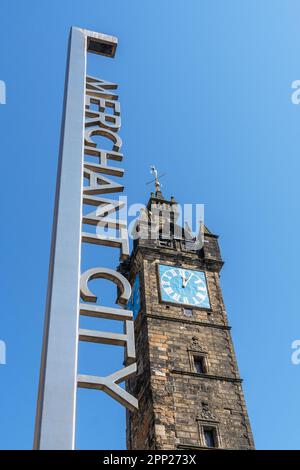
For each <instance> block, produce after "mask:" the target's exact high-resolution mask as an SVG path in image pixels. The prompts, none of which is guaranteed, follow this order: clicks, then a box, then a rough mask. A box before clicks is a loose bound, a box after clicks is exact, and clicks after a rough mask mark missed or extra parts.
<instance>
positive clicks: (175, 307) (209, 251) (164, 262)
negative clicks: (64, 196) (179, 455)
mask: <svg viewBox="0 0 300 470" xmlns="http://www.w3.org/2000/svg"><path fill="white" fill-rule="evenodd" d="M155 171H156V170H155ZM154 176H155V186H156V192H155V193H151V196H150V199H149V202H148V205H147V209H146V210H144V211H142V213H141V215H140V218H139V220H138V221H137V223H136V227H135V234H136V239H135V240H134V246H133V251H132V254H131V257H130V260H129V262H127V263H126V264H121V265H120V268H119V269H120V270H121V272H122V273H123V274H125V275H126V276H127V278H128V279H129V281H130V282H131V285H132V286H133V289H132V298H131V304H130V306H129V307H130V308H131V309H132V310H133V311H134V317H135V338H136V351H137V360H138V364H137V368H138V371H137V375H136V376H135V377H134V378H131V379H129V380H128V382H127V384H126V387H127V390H128V391H129V392H130V393H131V394H132V395H134V396H136V397H137V398H138V400H139V410H138V411H136V412H131V411H127V448H128V449H133V450H137V449H154V450H164V449H169V450H172V449H173V450H176V449H208V448H220V449H252V448H254V443H253V438H252V433H251V428H250V423H249V419H248V415H247V410H246V405H245V401H244V395H243V390H242V380H241V378H240V376H239V372H238V367H237V363H236V359H235V354H234V350H233V344H232V339H231V334H230V326H229V325H228V321H227V314H226V310H225V306H224V303H223V298H222V291H221V286H220V271H221V268H222V266H223V261H222V259H221V255H220V250H219V244H218V236H217V235H214V234H213V233H211V232H210V231H209V230H208V229H207V228H206V227H204V226H203V227H202V230H200V233H199V236H198V237H195V236H194V235H193V234H192V233H191V232H190V230H189V228H188V227H182V226H181V225H180V224H179V223H178V218H179V217H178V215H179V212H180V211H179V207H178V204H177V202H176V201H175V199H174V198H173V197H172V198H171V199H170V200H167V199H165V198H164V197H163V195H162V193H161V187H160V184H159V186H158V184H157V181H158V179H157V172H156V174H154ZM158 183H159V182H158Z"/></svg>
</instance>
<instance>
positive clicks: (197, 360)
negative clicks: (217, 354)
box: [194, 356, 207, 374]
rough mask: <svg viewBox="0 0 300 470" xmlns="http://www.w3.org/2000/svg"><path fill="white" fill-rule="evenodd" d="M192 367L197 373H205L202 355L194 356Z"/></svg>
mask: <svg viewBox="0 0 300 470" xmlns="http://www.w3.org/2000/svg"><path fill="white" fill-rule="evenodd" d="M194 368H195V372H197V374H205V373H206V372H207V369H206V364H205V359H204V357H203V356H194Z"/></svg>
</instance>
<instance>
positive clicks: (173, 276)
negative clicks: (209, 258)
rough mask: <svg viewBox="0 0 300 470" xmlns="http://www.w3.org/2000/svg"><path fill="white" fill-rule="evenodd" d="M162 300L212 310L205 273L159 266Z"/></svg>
mask: <svg viewBox="0 0 300 470" xmlns="http://www.w3.org/2000/svg"><path fill="white" fill-rule="evenodd" d="M159 277H160V288H161V298H162V300H163V301H165V302H172V303H176V304H182V305H188V306H192V307H202V308H210V302H209V297H208V292H207V285H206V278H205V273H204V272H203V271H195V270H191V269H183V268H176V267H172V266H166V265H164V264H160V265H159Z"/></svg>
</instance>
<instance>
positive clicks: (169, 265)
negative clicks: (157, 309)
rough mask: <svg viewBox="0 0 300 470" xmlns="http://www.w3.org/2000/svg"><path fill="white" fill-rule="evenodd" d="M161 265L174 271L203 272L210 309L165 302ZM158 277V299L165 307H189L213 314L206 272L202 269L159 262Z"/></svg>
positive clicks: (157, 265)
mask: <svg viewBox="0 0 300 470" xmlns="http://www.w3.org/2000/svg"><path fill="white" fill-rule="evenodd" d="M160 265H161V266H166V267H168V268H170V269H172V268H174V269H185V270H186V271H195V272H196V273H197V272H202V273H203V274H204V277H205V284H206V291H207V298H208V302H209V307H203V306H201V305H194V304H185V303H181V302H176V301H174V302H172V301H171V300H164V299H163V298H162V285H161V279H160V272H159V266H160ZM156 276H157V279H158V285H159V289H158V298H159V302H160V303H162V304H165V305H171V306H177V307H180V308H185V307H187V308H191V309H195V310H205V311H206V312H212V307H211V300H210V294H209V288H208V282H207V275H206V271H204V270H201V269H191V268H183V267H182V266H179V265H177V264H176V265H174V264H165V263H161V262H158V263H157V264H156Z"/></svg>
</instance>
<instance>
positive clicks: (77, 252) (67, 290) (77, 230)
mask: <svg viewBox="0 0 300 470" xmlns="http://www.w3.org/2000/svg"><path fill="white" fill-rule="evenodd" d="M116 47H117V38H115V37H112V36H107V35H104V34H100V33H95V32H91V31H87V30H84V29H80V28H75V27H73V28H72V29H71V33H70V40H69V51H68V64H67V72H66V84H65V102H64V115H63V119H62V130H61V145H60V156H59V167H58V176H57V188H56V199H55V212H54V221H53V233H52V244H51V257H50V267H49V281H48V293H47V302H46V314H45V329H44V341H43V351H42V359H41V371H40V384H39V392H38V403H37V414H36V426H35V438H34V447H35V448H36V449H74V443H75V417H76V390H77V385H79V386H81V387H86V388H98V389H102V390H104V391H106V392H107V393H109V394H110V395H112V396H113V397H114V398H116V399H117V400H118V401H119V402H121V403H123V404H124V405H125V406H128V407H130V408H131V409H136V408H137V401H136V399H135V398H134V397H132V396H131V395H129V394H128V393H127V392H125V390H124V389H122V388H121V387H119V386H118V385H117V383H120V382H122V381H124V380H126V378H128V377H129V376H130V375H132V374H133V373H134V372H135V370H136V363H135V351H134V338H133V328H132V312H130V311H128V310H126V311H125V310H123V309H119V308H114V309H113V308H105V307H101V306H96V305H90V304H89V303H90V302H95V301H96V300H97V299H96V297H95V296H93V295H92V294H91V293H90V292H89V290H88V286H87V282H88V281H89V279H92V278H93V277H104V278H106V279H108V280H111V281H112V282H114V283H116V284H117V286H118V289H119V291H118V292H119V297H118V303H119V304H120V305H124V304H126V303H127V301H128V298H129V296H130V293H131V288H130V285H129V283H128V281H127V280H126V279H125V278H124V277H123V276H122V275H121V274H119V273H117V272H115V271H113V270H110V269H108V268H92V269H90V270H88V271H86V272H85V273H83V275H82V279H81V274H80V261H81V242H82V241H83V242H88V243H98V244H102V245H110V246H116V247H118V248H120V250H121V258H122V259H124V258H126V257H127V256H128V255H129V250H128V235H127V231H126V229H125V228H124V227H121V229H120V230H121V236H120V238H119V239H114V240H105V237H104V236H101V235H97V234H93V235H91V234H82V230H81V226H82V223H89V220H90V221H91V219H93V220H92V222H91V223H92V224H94V225H95V224H96V223H99V224H100V225H101V222H102V218H103V215H104V214H105V213H106V212H105V211H102V212H101V208H102V207H103V206H105V204H106V202H105V201H107V200H106V199H104V198H102V199H101V197H100V198H99V197H97V195H99V194H100V195H101V193H105V192H117V191H119V190H120V188H121V186H120V185H118V184H116V183H114V182H111V180H109V179H108V178H107V177H103V176H101V173H106V174H107V173H108V174H111V175H115V176H118V177H122V176H123V171H122V170H120V171H119V172H118V171H115V172H113V171H111V172H110V171H109V168H111V167H108V166H107V159H109V158H111V159H115V160H119V161H121V160H122V158H123V156H122V154H120V153H119V150H120V147H121V145H120V143H121V139H120V138H119V136H118V135H117V133H116V132H117V131H118V128H119V127H120V122H119V121H120V119H118V116H119V115H120V112H119V103H118V101H117V98H118V97H117V95H115V94H113V93H112V92H111V91H110V89H112V88H116V85H114V84H111V83H109V82H105V81H103V80H100V79H95V78H94V77H87V76H86V61H87V52H93V53H96V54H100V55H105V56H109V57H114V54H115V51H116ZM91 104H93V108H92V107H90V105H91ZM95 105H96V107H98V108H97V111H98V112H97V111H94V109H95ZM113 105H114V112H113V114H111V113H110V114H105V107H107V106H109V107H112V106H113ZM111 116H113V117H111ZM114 116H115V119H114ZM111 121H113V122H111ZM95 134H98V135H99V134H100V135H104V136H106V137H107V138H108V139H110V140H111V141H113V143H114V146H113V149H112V151H111V152H109V151H103V150H101V149H97V145H96V143H95V142H93V141H92V136H93V135H95ZM84 136H85V139H84ZM104 153H105V155H104ZM85 154H89V155H94V156H95V157H98V158H99V161H100V164H94V165H92V164H91V163H89V164H88V163H85V161H84V155H85ZM104 157H105V158H104ZM114 157H115V158H114ZM105 167H106V168H105ZM84 176H85V177H87V178H88V179H89V186H87V187H85V186H84V185H83V180H84ZM108 186H109V190H108ZM122 189H123V187H122ZM95 194H96V196H95ZM114 202H115V201H112V203H114ZM85 203H86V204H92V205H95V206H97V210H98V212H97V210H96V211H95V214H93V215H92V216H91V217H89V218H87V217H83V211H82V206H83V204H85ZM80 284H81V285H80ZM80 292H81V298H82V300H83V301H85V302H89V303H84V302H82V303H80ZM125 312H126V313H125ZM80 314H83V315H90V316H91V315H93V316H96V317H97V316H98V317H105V318H113V319H114V320H116V319H117V320H119V321H123V322H124V325H125V330H124V331H125V332H124V335H120V334H113V333H111V334H108V333H105V332H104V333H103V332H94V331H90V330H80V331H79V330H78V325H79V315H80ZM79 340H83V341H93V342H99V343H101V342H106V343H110V344H122V345H124V347H125V349H126V351H125V358H126V361H125V367H124V369H123V370H121V371H117V372H115V371H114V373H112V374H111V376H108V377H90V376H83V375H81V376H79V377H77V356H78V341H79Z"/></svg>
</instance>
